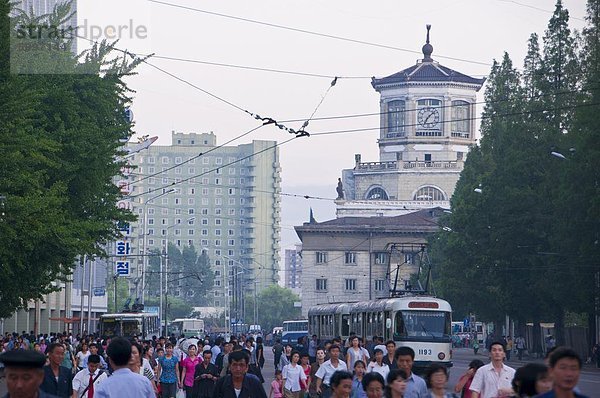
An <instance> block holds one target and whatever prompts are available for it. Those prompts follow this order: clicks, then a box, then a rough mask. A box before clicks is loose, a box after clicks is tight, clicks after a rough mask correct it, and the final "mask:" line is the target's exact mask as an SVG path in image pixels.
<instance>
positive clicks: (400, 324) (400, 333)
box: [394, 311, 407, 338]
mask: <svg viewBox="0 0 600 398" xmlns="http://www.w3.org/2000/svg"><path fill="white" fill-rule="evenodd" d="M394 323H395V324H396V328H395V329H394V338H398V337H406V336H407V334H406V329H405V327H404V319H403V318H402V312H401V311H398V312H396V321H395V322H394Z"/></svg>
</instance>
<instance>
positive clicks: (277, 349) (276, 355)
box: [271, 338, 283, 370]
mask: <svg viewBox="0 0 600 398" xmlns="http://www.w3.org/2000/svg"><path fill="white" fill-rule="evenodd" d="M271 350H272V351H273V366H274V367H275V369H278V366H279V360H280V358H281V355H283V345H282V344H281V340H280V339H278V338H277V339H275V344H273V348H271ZM280 370H281V369H280Z"/></svg>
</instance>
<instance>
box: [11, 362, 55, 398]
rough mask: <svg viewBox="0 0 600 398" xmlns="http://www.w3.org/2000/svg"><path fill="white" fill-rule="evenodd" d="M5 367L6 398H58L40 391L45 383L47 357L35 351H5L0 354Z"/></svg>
mask: <svg viewBox="0 0 600 398" xmlns="http://www.w3.org/2000/svg"><path fill="white" fill-rule="evenodd" d="M0 363H1V364H2V365H3V366H4V373H5V376H6V389H7V390H8V394H7V395H5V396H4V398H9V397H23V398H56V396H55V395H50V394H48V393H46V392H44V391H43V390H41V389H40V386H41V385H42V382H43V381H44V370H43V366H44V364H45V363H46V357H45V356H44V355H43V354H41V353H39V352H37V351H34V350H5V351H4V352H2V354H0Z"/></svg>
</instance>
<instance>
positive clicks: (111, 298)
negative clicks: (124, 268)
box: [106, 276, 129, 313]
mask: <svg viewBox="0 0 600 398" xmlns="http://www.w3.org/2000/svg"><path fill="white" fill-rule="evenodd" d="M116 283H117V306H116V307H115V278H114V277H111V276H109V277H108V278H107V281H106V293H107V296H108V312H109V313H110V312H113V313H114V312H121V310H122V309H123V305H124V304H125V301H126V300H127V299H128V298H129V284H128V283H127V280H126V279H125V278H117V279H116Z"/></svg>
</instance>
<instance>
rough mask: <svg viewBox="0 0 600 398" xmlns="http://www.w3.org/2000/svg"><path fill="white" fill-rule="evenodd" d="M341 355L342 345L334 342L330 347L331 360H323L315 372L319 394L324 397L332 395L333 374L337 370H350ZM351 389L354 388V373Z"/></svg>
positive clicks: (327, 397)
mask: <svg viewBox="0 0 600 398" xmlns="http://www.w3.org/2000/svg"><path fill="white" fill-rule="evenodd" d="M339 357H340V346H339V345H337V344H333V345H332V346H331V347H329V360H327V361H325V362H323V364H322V365H321V366H320V367H319V370H317V373H315V377H316V379H317V388H316V390H317V394H320V395H321V396H322V397H323V398H329V397H331V394H332V390H331V385H330V382H331V376H333V374H334V373H335V372H337V371H344V372H347V371H348V367H347V366H346V363H345V362H344V361H342V360H340V359H339ZM350 376H351V377H350V389H352V375H350Z"/></svg>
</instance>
